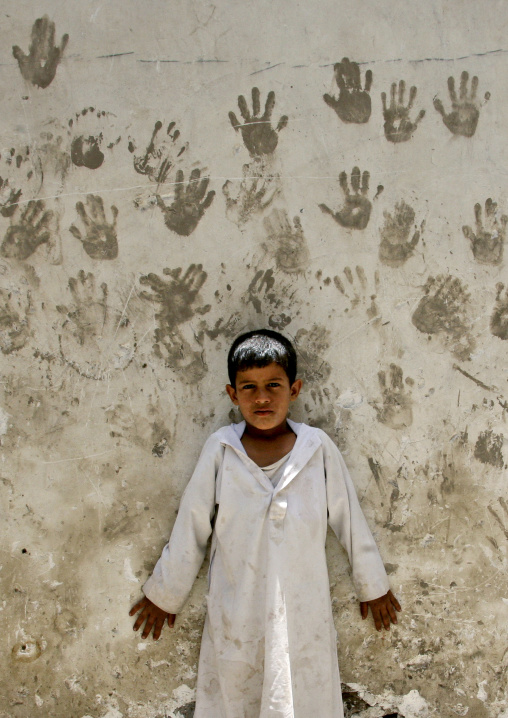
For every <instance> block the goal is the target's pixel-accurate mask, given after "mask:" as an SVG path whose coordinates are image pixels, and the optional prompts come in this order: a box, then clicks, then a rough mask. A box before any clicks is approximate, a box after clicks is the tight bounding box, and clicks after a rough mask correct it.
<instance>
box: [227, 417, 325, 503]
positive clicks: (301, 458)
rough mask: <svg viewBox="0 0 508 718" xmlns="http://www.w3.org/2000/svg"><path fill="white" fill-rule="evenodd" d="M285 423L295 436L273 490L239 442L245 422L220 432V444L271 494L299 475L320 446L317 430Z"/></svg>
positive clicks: (298, 424)
mask: <svg viewBox="0 0 508 718" xmlns="http://www.w3.org/2000/svg"><path fill="white" fill-rule="evenodd" d="M287 422H288V424H289V426H290V427H291V429H292V430H293V431H294V432H295V434H296V441H295V445H294V446H293V449H292V450H291V455H290V457H289V459H288V461H287V463H286V466H285V468H284V472H283V474H282V476H281V478H280V480H279V482H278V484H277V486H276V487H275V488H274V487H273V485H272V482H271V481H270V479H269V478H268V476H266V474H265V472H264V471H263V470H262V469H261V467H259V466H258V465H257V464H256V463H255V462H254V461H252V459H250V458H249V457H248V456H247V453H246V452H245V449H244V447H243V444H242V442H241V437H242V434H243V432H244V431H245V426H246V424H245V421H241V422H240V423H238V424H230V425H229V426H225V427H224V428H223V429H222V431H221V434H222V436H221V439H220V441H221V444H224V445H226V446H230V447H231V448H232V449H233V450H234V452H235V453H236V454H237V455H238V457H239V458H240V460H241V461H242V462H243V463H244V464H245V466H246V467H247V468H248V469H249V471H250V472H251V473H252V474H253V475H254V476H255V477H256V479H257V480H258V481H259V482H260V483H261V484H262V485H263V486H264V487H265V488H267V489H269V490H270V492H271V493H273V494H277V493H279V491H282V490H283V489H284V488H285V487H286V486H287V485H288V484H289V483H290V481H292V480H293V479H294V478H295V476H297V474H299V473H300V471H301V470H302V469H303V468H304V466H305V465H306V464H307V463H308V462H309V460H310V459H311V457H312V456H313V455H314V454H315V452H316V450H317V449H318V448H319V446H321V439H320V437H319V432H318V430H317V429H315V428H314V427H312V426H308V424H300V423H297V422H296V421H292V420H291V419H288V420H287Z"/></svg>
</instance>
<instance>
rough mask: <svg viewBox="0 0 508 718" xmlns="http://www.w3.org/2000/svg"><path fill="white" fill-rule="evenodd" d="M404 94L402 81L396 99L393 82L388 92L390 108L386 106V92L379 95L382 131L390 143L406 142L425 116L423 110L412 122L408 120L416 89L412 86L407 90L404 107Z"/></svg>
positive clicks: (404, 89) (395, 89) (395, 86)
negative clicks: (381, 108)
mask: <svg viewBox="0 0 508 718" xmlns="http://www.w3.org/2000/svg"><path fill="white" fill-rule="evenodd" d="M405 92H406V83H405V82H404V80H401V81H400V82H399V92H398V97H397V83H396V82H393V83H392V87H391V90H390V106H389V107H387V105H386V92H382V93H381V101H382V103H383V117H384V121H385V123H384V131H385V137H386V139H387V140H389V141H390V142H407V141H408V140H410V139H411V137H412V136H413V133H414V132H415V131H416V129H417V127H418V123H419V122H420V120H421V119H422V118H423V117H424V116H425V110H420V112H419V113H418V115H417V117H416V119H415V120H414V122H413V121H412V120H411V119H410V118H409V113H410V112H411V109H412V107H413V104H414V101H415V99H416V93H417V90H416V87H415V86H414V85H413V87H411V89H410V90H409V100H408V103H407V105H404V95H405Z"/></svg>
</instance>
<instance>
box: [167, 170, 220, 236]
mask: <svg viewBox="0 0 508 718" xmlns="http://www.w3.org/2000/svg"><path fill="white" fill-rule="evenodd" d="M183 180H184V175H183V172H182V170H178V172H177V173H176V183H175V194H174V199H173V202H172V203H171V204H170V205H166V204H164V202H163V200H162V197H161V196H160V195H159V194H158V195H157V206H158V207H159V208H160V209H161V210H162V213H163V215H164V222H165V224H166V227H167V228H168V229H171V230H173V232H176V233H177V234H180V235H181V236H182V237H188V236H189V235H190V234H191V233H192V232H194V230H195V229H196V227H197V226H198V223H199V220H200V219H201V217H202V216H203V215H204V213H205V210H206V209H208V207H209V206H210V205H211V204H212V202H213V198H214V197H215V191H214V190H210V192H208V194H207V192H206V190H207V189H208V183H209V182H210V178H209V177H203V178H202V177H201V170H198V169H193V170H192V172H191V174H190V178H189V182H188V184H187V186H185V182H184V181H183Z"/></svg>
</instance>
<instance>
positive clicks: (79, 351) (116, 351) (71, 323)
mask: <svg viewBox="0 0 508 718" xmlns="http://www.w3.org/2000/svg"><path fill="white" fill-rule="evenodd" d="M68 287H69V291H70V295H71V301H70V302H69V304H68V305H58V306H57V310H58V312H59V313H60V315H62V317H63V322H62V325H61V329H60V333H59V341H60V351H61V354H62V358H63V360H64V361H65V363H66V364H67V365H68V366H70V367H71V368H72V369H74V370H75V371H76V372H78V374H80V375H81V376H84V377H86V378H87V379H94V380H96V381H103V380H105V379H107V378H108V375H109V374H110V373H111V372H112V371H115V370H121V369H125V368H126V367H127V366H128V365H129V364H130V363H131V361H132V360H133V358H134V354H135V351H136V341H135V336H134V331H133V329H132V326H131V324H130V321H129V319H128V316H127V314H126V312H125V310H124V311H121V312H120V311H118V310H116V311H115V310H113V308H112V306H111V302H110V299H109V292H108V285H107V284H106V283H105V282H101V284H100V285H99V286H97V282H96V280H95V276H94V275H93V274H92V272H85V271H84V270H83V269H81V270H80V271H79V272H78V274H77V276H76V277H70V278H69V282H68Z"/></svg>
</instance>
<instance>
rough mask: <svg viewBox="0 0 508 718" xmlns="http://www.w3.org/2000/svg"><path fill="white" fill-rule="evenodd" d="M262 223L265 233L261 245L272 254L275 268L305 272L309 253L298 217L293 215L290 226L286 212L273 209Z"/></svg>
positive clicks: (292, 271) (287, 271)
mask: <svg viewBox="0 0 508 718" xmlns="http://www.w3.org/2000/svg"><path fill="white" fill-rule="evenodd" d="M263 224H264V227H265V230H266V234H267V240H266V242H265V244H264V245H263V246H264V247H265V249H266V250H267V252H268V254H270V255H273V257H274V259H275V263H276V265H277V268H278V269H280V270H282V271H283V272H286V273H287V274H295V273H298V272H305V270H306V269H307V267H308V265H309V261H310V255H309V249H308V247H307V242H306V240H305V236H304V234H303V229H302V223H301V221H300V218H299V217H298V216H296V217H294V219H293V226H291V223H290V221H289V217H288V215H287V212H286V211H285V210H280V209H274V210H272V212H271V213H270V214H269V215H268V217H265V219H264V220H263Z"/></svg>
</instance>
